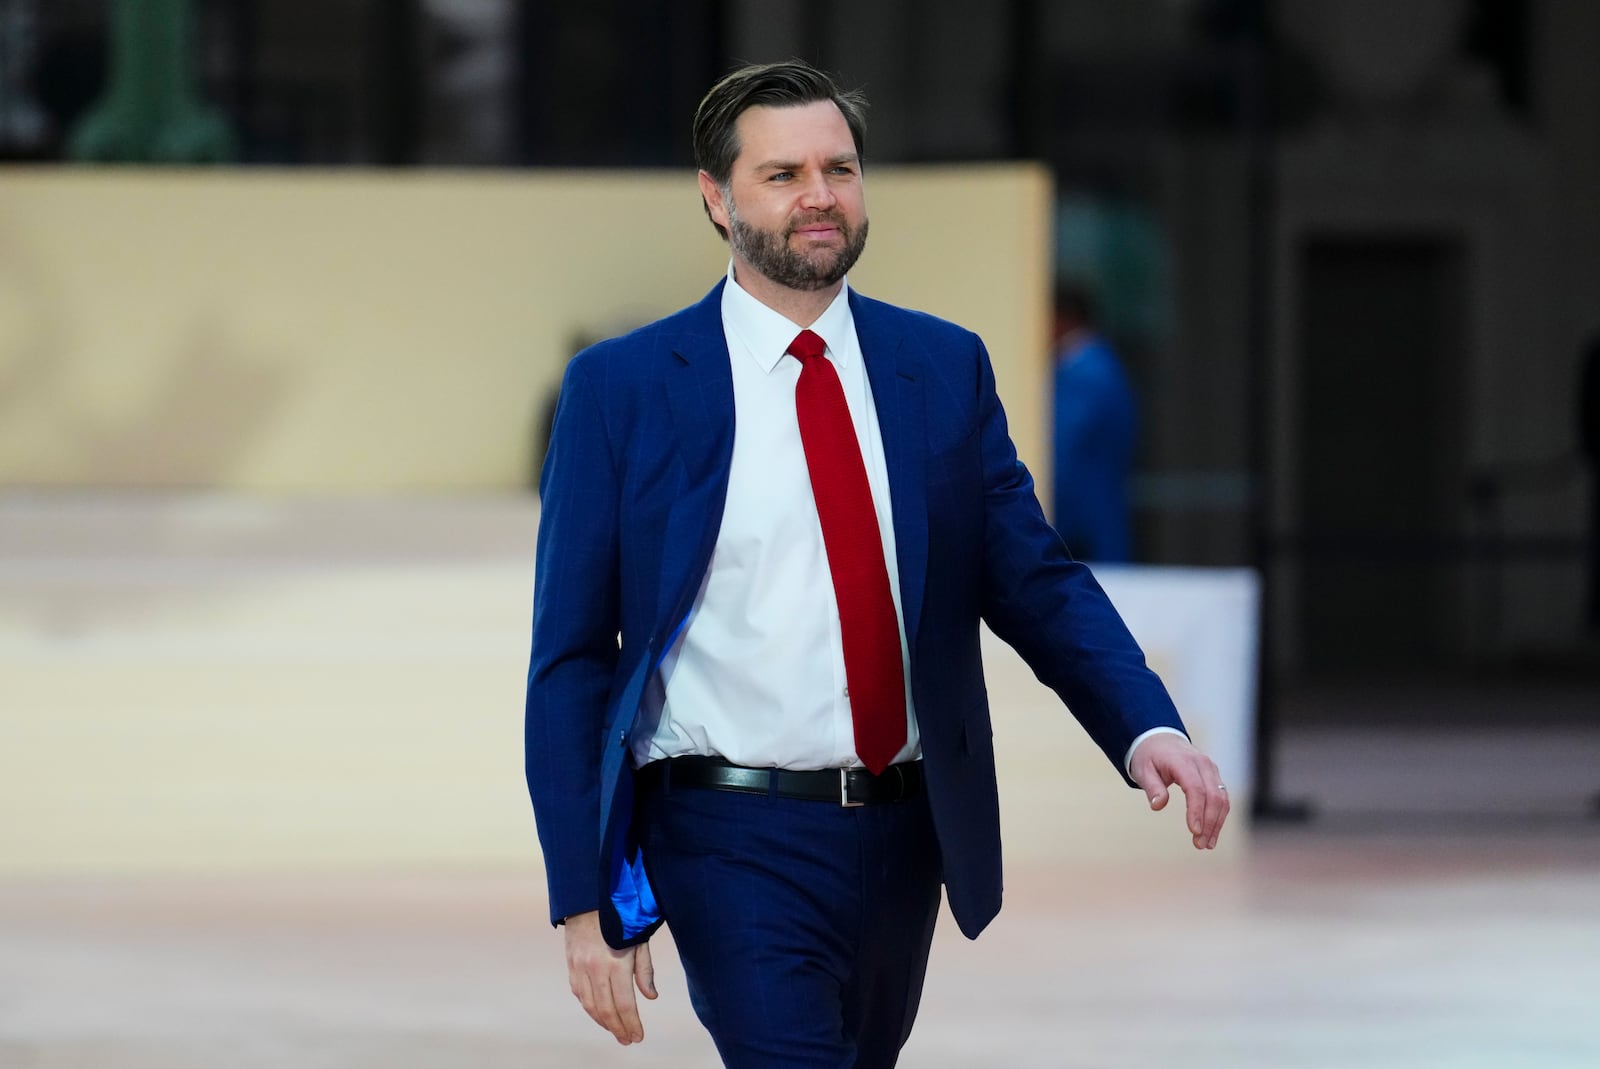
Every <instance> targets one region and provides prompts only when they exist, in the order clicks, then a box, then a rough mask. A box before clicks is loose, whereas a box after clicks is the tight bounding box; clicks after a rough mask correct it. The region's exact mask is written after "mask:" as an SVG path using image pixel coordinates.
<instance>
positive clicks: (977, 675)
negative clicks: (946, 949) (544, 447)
mask: <svg viewBox="0 0 1600 1069" xmlns="http://www.w3.org/2000/svg"><path fill="white" fill-rule="evenodd" d="M863 110H864V101H863V100H862V99H861V97H860V96H859V95H858V94H855V93H850V92H843V91H841V90H840V89H839V88H838V87H837V86H835V85H834V84H833V82H832V81H831V80H830V79H828V78H827V77H826V76H825V75H823V74H821V73H819V72H817V71H815V70H813V69H811V68H810V67H807V66H805V65H803V64H798V63H783V64H773V65H765V66H757V67H747V68H744V69H741V70H739V71H736V72H734V73H733V74H731V75H729V76H728V77H727V78H725V79H723V80H722V81H721V82H719V83H718V84H717V85H716V86H715V87H713V88H712V90H711V91H710V92H709V93H708V94H707V95H706V97H705V99H704V100H703V101H702V102H701V105H700V107H699V109H698V111H697V113H696V116H695V124H694V145H695V153H696V158H697V162H698V164H699V166H700V174H699V183H700V191H701V194H702V197H703V199H704V203H705V208H706V212H707V214H708V215H709V217H710V219H711V221H712V224H713V225H714V226H715V227H716V229H717V231H718V232H719V233H720V234H721V235H722V236H723V237H724V239H725V240H727V241H728V243H729V245H730V251H731V263H730V267H729V274H728V277H727V278H726V279H724V280H723V281H721V282H719V283H718V284H717V286H716V287H715V288H714V289H712V291H711V292H710V294H709V295H708V296H707V297H706V298H705V299H704V300H702V301H700V302H699V303H698V304H696V305H693V306H691V307H689V308H686V309H684V310H683V311H681V312H678V313H676V314H675V315H672V316H669V317H667V318H666V319H663V320H660V321H659V322H656V323H653V324H650V325H648V326H646V327H643V328H641V329H639V330H637V331H634V332H633V333H631V334H628V335H626V336H624V337H621V338H616V339H613V340H610V341H607V342H602V343H600V344H598V345H595V346H592V347H591V348H589V349H587V350H585V351H584V352H582V353H580V354H578V355H577V356H576V357H575V358H574V359H573V360H572V362H571V364H570V365H569V367H568V369H567V373H566V376H565V379H564V381H563V385H562V390H561V400H560V404H559V409H558V412H557V414H556V418H555V424H554V428H553V432H552V437H551V443H550V449H549V452H548V454H547V457H546V461H545V466H544V472H543V477H542V481H541V486H542V499H543V512H542V517H541V521H540V528H539V542H538V574H537V578H536V582H535V593H534V619H533V650H532V659H531V665H530V669H529V676H528V704H527V773H528V783H529V788H530V791H531V794H532V797H533V804H534V811H535V815H536V817H537V820H538V826H539V836H540V840H541V844H542V846H543V849H544V854H545V864H546V869H547V872H548V878H549V890H550V912H551V920H552V922H553V923H555V924H559V925H564V930H565V939H566V947H567V963H568V971H569V976H570V980H571V985H572V990H573V993H574V994H575V995H576V996H577V997H578V999H579V1000H580V1001H581V1002H582V1004H583V1006H584V1008H585V1010H586V1011H587V1012H588V1013H589V1014H590V1016H591V1017H593V1018H594V1019H595V1020H596V1021H597V1022H598V1023H599V1024H600V1025H602V1026H603V1027H604V1028H606V1029H607V1030H608V1031H610V1032H611V1033H612V1034H613V1035H614V1036H615V1037H616V1038H617V1039H618V1041H620V1042H622V1043H630V1042H636V1041H638V1040H641V1039H643V1037H644V1029H643V1026H642V1025H641V1023H640V1018H639V1013H638V1007H637V1003H636V1001H635V996H634V988H635V987H637V988H638V991H639V992H640V993H641V994H643V995H644V996H645V997H647V998H653V997H655V982H654V977H653V972H652V969H651V965H650V955H649V948H648V943H647V941H648V939H649V937H650V935H651V934H652V933H653V932H654V931H655V929H656V927H657V926H658V925H659V924H661V923H662V922H663V921H665V922H666V923H668V924H670V925H671V927H672V932H673V938H674V941H675V943H676V944H677V947H678V951H679V955H680V957H681V959H682V961H683V965H684V971H685V975H686V979H687V981H688V987H689V994H690V999H691V1002H692V1003H693V1005H694V1008H695V1012H696V1013H697V1014H698V1016H699V1017H700V1019H701V1021H702V1022H703V1023H704V1024H705V1026H706V1027H707V1029H708V1030H709V1031H710V1033H711V1035H712V1037H713V1039H714V1041H715V1042H716V1045H717V1048H718V1051H719V1053H720V1054H721V1056H722V1058H723V1060H724V1062H725V1063H726V1064H727V1065H729V1066H738V1067H754V1066H761V1067H770V1066H804V1067H816V1069H822V1067H830V1069H842V1067H846V1066H855V1067H859V1069H876V1067H883V1066H892V1065H894V1064H895V1061H896V1059H897V1057H898V1053H899V1050H900V1047H901V1045H902V1044H903V1043H904V1042H905V1039H906V1037H907V1036H908V1035H909V1033H910V1030H911V1024H912V1021H913V1019H914V1017H915V1014H916V1008H917V1003H918V1000H919V998H920V996H921V991H922V979H923V975H924V971H925V968H926V964H927V957H928V948H929V945H930V942H931V939H932V934H933V926H934V920H935V917H936V915H937V911H938V905H939V897H940V889H941V886H942V887H943V889H944V891H945V892H946V893H947V894H948V896H949V904H950V910H951V913H952V914H953V916H954V917H955V920H956V923H957V924H958V925H959V926H960V928H961V930H962V931H963V932H964V933H965V934H967V935H968V936H971V937H975V936H977V934H978V933H979V932H980V931H981V930H982V929H983V927H984V926H985V925H986V924H987V923H988V922H989V921H990V919H992V918H993V917H994V915H995V913H996V912H997V911H998V910H999V908H1000V892H1001V874H1000V837H999V834H1000V828H999V812H998V803H997V797H996V785H995V768H994V751H993V747H992V739H991V728H990V719H989V710H988V705H987V698H986V693H985V689H984V681H983V671H982V665H981V661H980V656H979V624H980V621H981V622H986V623H987V624H988V625H989V626H990V627H991V628H992V629H993V630H994V632H995V633H996V634H998V635H999V636H1000V637H1001V638H1003V639H1004V640H1005V641H1007V642H1009V643H1010V644H1011V645H1012V646H1014V647H1015V648H1016V649H1017V650H1018V651H1019V652H1020V653H1021V654H1022V656H1023V658H1024V659H1025V660H1026V661H1027V662H1028V663H1029V665H1030V666H1031V667H1032V668H1033V670H1034V671H1035V672H1036V673H1037V674H1038V676H1039V678H1040V679H1041V680H1043V681H1044V682H1045V683H1046V684H1048V685H1049V686H1051V687H1053V688H1054V689H1055V690H1056V691H1057V692H1058V693H1059V694H1060V695H1061V696H1062V698H1063V699H1064V700H1065V701H1066V703H1067V704H1068V706H1069V707H1070V708H1071V710H1072V711H1073V713H1074V715H1075V716H1076V717H1077V718H1078V720H1079V721H1080V722H1082V724H1083V725H1084V727H1085V728H1086V729H1087V730H1088V732H1089V734H1090V735H1091V736H1092V737H1093V738H1094V740H1095V741H1096V742H1097V743H1098V744H1099V745H1100V746H1101V748H1102V749H1103V750H1104V751H1105V753H1106V755H1107V756H1108V758H1109V759H1110V760H1111V761H1112V763H1113V765H1114V766H1115V767H1116V768H1117V769H1118V770H1119V772H1120V773H1121V774H1122V775H1123V776H1124V778H1125V779H1127V781H1128V782H1129V783H1130V785H1137V786H1140V787H1142V788H1143V789H1144V790H1145V792H1146V794H1147V795H1148V797H1149V800H1150V804H1151V806H1152V807H1153V808H1156V809H1159V808H1161V807H1162V806H1163V805H1165V804H1166V801H1167V798H1168V788H1169V787H1170V786H1172V785H1174V784H1175V785H1177V786H1178V787H1179V788H1180V789H1182V791H1183V792H1184V795H1185V798H1186V802H1187V809H1188V827H1189V831H1190V833H1191V835H1192V837H1193V842H1194V845H1195V846H1196V847H1197V848H1202V849H1204V848H1210V847H1213V846H1215V845H1216V842H1217V836H1218V834H1219V832H1220V831H1221V828H1222V824H1223V820H1224V818H1225V817H1226V815H1227V812H1228V801H1227V795H1226V793H1225V789H1224V787H1223V786H1222V781H1221V780H1220V778H1219V777H1218V773H1217V769H1216V766H1215V765H1214V764H1213V763H1212V762H1211V761H1210V759H1209V758H1207V757H1205V755H1203V754H1202V753H1200V752H1199V751H1198V750H1196V749H1195V748H1194V747H1193V746H1192V745H1191V744H1190V743H1189V741H1188V739H1187V738H1186V737H1185V735H1184V734H1183V725H1182V722H1181V721H1180V719H1179V717H1178V714H1177V712H1176V710H1175V709H1174V708H1173V706H1172V702H1171V701H1170V699H1169V698H1168V696H1167V694H1166V691H1165V689H1164V688H1163V687H1162V685H1161V682H1160V681H1159V680H1158V679H1157V678H1156V676H1155V675H1154V674H1153V673H1151V672H1150V670H1149V669H1148V668H1147V667H1146V666H1145V663H1144V658H1143V655H1142V654H1141V652H1140V650H1139V648H1138V646H1137V645H1136V644H1135V642H1134V640H1133V639H1132V637H1131V636H1130V635H1129V634H1128V632H1127V629H1126V628H1125V627H1124V626H1123V624H1122V622H1121V620H1120V619H1119V618H1118V616H1117V614H1116V612H1115V610H1114V609H1113V608H1112V607H1111V605H1110V603H1109V602H1108V601H1107V600H1106V598H1105V595H1104V594H1103V593H1102V592H1101V590H1100V588H1099V587H1098V585H1096V583H1095V581H1094V579H1093V577H1092V576H1091V575H1090V574H1089V572H1088V570H1087V569H1085V568H1084V567H1083V566H1081V565H1079V564H1077V563H1075V562H1074V561H1073V560H1072V559H1071V558H1070V557H1069V556H1068V554H1067V552H1066V550H1065V548H1064V547H1063V546H1062V543H1061V541H1060V539H1059V538H1058V537H1057V535H1056V533H1055V531H1054V530H1053V529H1052V528H1051V527H1050V526H1049V524H1048V523H1046V522H1045V519H1044V516H1043V514H1042V512H1041V510H1040V508H1039V504H1038V502H1037V500H1036V499H1035V496H1034V491H1033V484H1032V481H1031V479H1030V478H1029V476H1028V473H1027V471H1026V469H1025V468H1024V467H1023V466H1022V464H1021V463H1019V461H1018V460H1017V456H1016V451H1015V449H1014V448H1013V446H1012V444H1011V441H1010V438H1009V436H1008V434H1007V431H1006V421H1005V414H1004V412H1003V411H1002V410H1001V407H1000V402H999V400H998V399H997V397H996V395H995V386H994V375H993V372H992V370H991V368H990V364H989V358H988V355H987V353H986V352H985V351H984V347H983V344H982V342H981V341H980V340H979V339H978V338H977V336H976V335H974V334H972V333H970V332H969V331H966V330H963V329H961V328H960V327H957V326H955V325H953V324H950V323H947V322H944V321H942V320H939V319H936V318H934V317H932V316H928V315H924V314H921V313H917V312H910V311H906V310H903V309H900V308H895V307H892V306H890V305H886V304H883V303H880V302H878V301H873V300H870V299H868V298H866V297H864V296H862V295H860V294H858V293H856V292H854V291H853V290H851V289H850V288H849V286H848V285H847V284H846V282H845V273H846V272H847V271H848V270H849V268H850V267H851V265H852V264H854V263H855V261H856V258H857V257H858V256H859V255H860V253H861V251H862V249H863V247H864V245H865V242H866V237H867V214H866V203H865V197H864V193H863V186H862V169H861V161H862V141H863V131H864V122H863ZM953 251H954V250H953ZM952 262H959V257H958V256H953V258H952ZM891 577H892V578H891Z"/></svg>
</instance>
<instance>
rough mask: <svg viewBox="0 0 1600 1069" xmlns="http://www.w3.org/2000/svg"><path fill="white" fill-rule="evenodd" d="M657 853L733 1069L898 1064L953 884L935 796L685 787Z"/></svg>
mask: <svg viewBox="0 0 1600 1069" xmlns="http://www.w3.org/2000/svg"><path fill="white" fill-rule="evenodd" d="M639 803H640V813H639V816H640V819H641V821H642V824H643V828H644V843H643V845H644V857H645V865H646V867H647V869H648V872H649V877H650V884H651V886H652V888H653V889H654V890H655V893H656V898H657V901H658V902H659V903H660V906H661V910H662V914H663V916H665V917H666V921H667V927H668V928H669V929H670V930H671V932H672V938H673V941H674V943H675V944H676V945H677V948H678V954H679V957H680V958H681V959H682V961H683V969H684V973H685V975H686V977H687V980H688V986H689V998H690V1002H691V1003H692V1004H693V1006H694V1010H695V1013H696V1014H697V1015H698V1016H699V1018H700V1021H701V1023H702V1024H704V1025H705V1027H706V1029H707V1030H708V1031H709V1032H710V1033H711V1037H712V1039H713V1040H714V1041H715V1043H716V1045H717V1051H718V1053H719V1054H721V1056H722V1060H723V1063H724V1064H725V1065H726V1066H728V1067H729V1069H790V1067H793V1069H888V1067H890V1066H893V1065H894V1064H895V1061H896V1059H897V1058H898V1057H899V1054H900V1047H901V1046H902V1045H903V1044H904V1043H905V1041H906V1037H908V1036H909V1035H910V1034H911V1024H912V1022H913V1021H914V1020H915V1018H916V1013H917V1003H918V1002H919V1001H920V999H921V997H922V980H923V976H924V975H925V974H926V972H927V965H928V947H929V945H930V944H931V942H932V940H933V926H934V921H935V920H936V919H937V917H938V911H939V892H940V865H939V848H938V843H937V840H936V839H935V838H934V832H933V822H932V819H931V817H930V816H929V813H928V803H927V798H926V796H922V797H918V798H915V799H911V800H907V801H902V802H889V803H883V804H877V805H866V806H860V807H854V808H843V807H841V806H839V805H836V804H830V803H827V802H818V801H806V800H798V799H792V798H780V797H776V796H772V795H758V794H743V793H738V792H734V791H721V790H708V789H705V788H700V787H679V788H677V789H673V788H672V786H671V785H670V783H668V784H666V785H663V786H661V787H659V788H655V789H652V790H650V791H648V792H646V793H644V794H643V795H642V796H641V798H640V799H639Z"/></svg>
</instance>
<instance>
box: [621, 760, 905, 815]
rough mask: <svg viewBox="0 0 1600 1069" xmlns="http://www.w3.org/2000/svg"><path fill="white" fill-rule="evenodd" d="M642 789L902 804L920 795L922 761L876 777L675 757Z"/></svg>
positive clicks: (649, 770) (652, 766)
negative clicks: (697, 790)
mask: <svg viewBox="0 0 1600 1069" xmlns="http://www.w3.org/2000/svg"><path fill="white" fill-rule="evenodd" d="M638 777H639V786H641V787H643V788H646V789H654V788H661V787H669V788H671V787H699V788H702V789H705V790H713V791H741V792H743V793H745V794H775V795H777V796H779V797H780V798H800V799H804V800H807V801H812V802H832V803H833V804H835V805H840V806H847V807H850V806H858V805H877V804H880V803H883V802H901V801H905V800H906V799H908V798H915V797H917V796H918V795H919V794H921V793H922V762H921V761H907V762H906V763H904V764H899V765H890V766H889V767H888V768H886V769H884V770H883V774H882V775H879V776H874V775H873V774H872V773H871V772H868V771H867V770H866V769H864V768H825V769H821V770H820V771H816V772H795V771H792V770H790V769H787V768H746V767H745V766H743V765H732V764H729V763H728V762H726V761H724V760H723V759H722V758H720V757H672V758H668V759H667V760H665V761H651V762H650V763H649V764H647V765H645V766H644V767H643V768H641V769H640V770H639V773H638Z"/></svg>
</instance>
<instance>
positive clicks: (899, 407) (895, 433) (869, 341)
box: [850, 290, 928, 650]
mask: <svg viewBox="0 0 1600 1069" xmlns="http://www.w3.org/2000/svg"><path fill="white" fill-rule="evenodd" d="M850 313H851V316H852V317H853V318H854V320H855V325H856V338H857V340H859V341H860V343H861V355H862V358H863V359H864V360H865V361H866V365H867V381H868V382H870V383H871V384H872V401H873V405H874V407H876V408H877V410H878V430H879V432H880V433H881V434H882V436H883V456H884V462H885V464H886V465H887V467H888V470H889V499H890V502H891V505H892V507H893V512H894V546H895V556H896V558H897V560H898V565H899V572H900V612H901V615H902V616H903V617H904V619H905V626H906V642H907V644H908V645H909V646H910V648H911V649H913V650H914V649H916V639H917V625H918V623H919V621H920V620H921V618H922V592H923V585H924V581H925V580H926V578H927V571H928V503H927V493H926V460H927V442H928V436H927V426H926V410H925V407H924V404H923V398H922V368H921V363H922V355H923V354H922V353H920V352H918V351H916V350H914V349H910V348H908V347H907V346H906V344H905V338H904V335H903V334H902V333H901V331H900V330H899V327H898V324H897V322H896V317H895V316H894V315H893V314H892V312H891V311H890V310H889V308H888V307H887V306H886V305H881V304H879V303H878V302H876V301H870V300H867V299H865V298H863V297H861V296H860V295H858V294H857V293H856V292H855V291H854V290H851V291H850Z"/></svg>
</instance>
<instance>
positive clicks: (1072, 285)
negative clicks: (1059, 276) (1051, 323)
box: [1056, 279, 1097, 326]
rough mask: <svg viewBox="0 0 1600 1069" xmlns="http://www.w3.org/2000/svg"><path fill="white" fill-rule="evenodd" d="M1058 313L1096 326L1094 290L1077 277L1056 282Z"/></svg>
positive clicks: (1060, 315)
mask: <svg viewBox="0 0 1600 1069" xmlns="http://www.w3.org/2000/svg"><path fill="white" fill-rule="evenodd" d="M1056 315H1057V316H1058V317H1070V318H1072V319H1075V320H1077V321H1078V322H1079V323H1082V324H1083V325H1084V326H1094V325H1095V321H1096V319H1097V310H1096V308H1095V301H1094V292H1093V291H1092V290H1090V289H1089V287H1088V286H1086V285H1085V284H1084V283H1082V282H1080V281H1078V280H1076V279H1066V280H1063V281H1061V282H1058V283H1057V284H1056Z"/></svg>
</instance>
